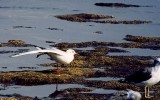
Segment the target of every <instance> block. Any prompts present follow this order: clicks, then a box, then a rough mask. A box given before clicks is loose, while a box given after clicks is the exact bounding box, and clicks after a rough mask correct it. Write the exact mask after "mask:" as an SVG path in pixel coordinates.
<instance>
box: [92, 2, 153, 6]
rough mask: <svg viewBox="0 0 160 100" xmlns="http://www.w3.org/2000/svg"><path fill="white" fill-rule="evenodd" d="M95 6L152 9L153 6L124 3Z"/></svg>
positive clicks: (97, 4)
mask: <svg viewBox="0 0 160 100" xmlns="http://www.w3.org/2000/svg"><path fill="white" fill-rule="evenodd" d="M95 5H96V6H102V7H151V6H140V5H133V4H124V3H95Z"/></svg>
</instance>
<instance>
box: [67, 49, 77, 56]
mask: <svg viewBox="0 0 160 100" xmlns="http://www.w3.org/2000/svg"><path fill="white" fill-rule="evenodd" d="M66 52H67V53H70V54H73V55H75V54H77V53H76V52H75V51H74V50H73V49H68V50H67V51H66Z"/></svg>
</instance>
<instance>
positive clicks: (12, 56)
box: [9, 54, 19, 58]
mask: <svg viewBox="0 0 160 100" xmlns="http://www.w3.org/2000/svg"><path fill="white" fill-rule="evenodd" d="M18 56H19V55H17V54H16V55H11V56H9V57H10V58H14V57H18Z"/></svg>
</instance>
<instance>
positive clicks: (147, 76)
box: [123, 58, 160, 98]
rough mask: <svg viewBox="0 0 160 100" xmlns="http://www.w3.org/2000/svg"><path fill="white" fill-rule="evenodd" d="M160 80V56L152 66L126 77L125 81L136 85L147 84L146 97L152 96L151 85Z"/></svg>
mask: <svg viewBox="0 0 160 100" xmlns="http://www.w3.org/2000/svg"><path fill="white" fill-rule="evenodd" d="M159 81H160V58H156V59H155V60H154V64H153V66H152V67H147V68H145V69H142V70H139V71H137V72H135V73H134V74H131V75H130V76H128V77H126V78H125V79H124V80H123V82H129V83H134V84H136V85H143V86H145V98H151V97H153V96H150V94H149V87H151V86H152V85H155V84H157V83H158V82H159Z"/></svg>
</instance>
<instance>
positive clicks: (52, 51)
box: [11, 47, 76, 69]
mask: <svg viewBox="0 0 160 100" xmlns="http://www.w3.org/2000/svg"><path fill="white" fill-rule="evenodd" d="M36 48H37V50H33V51H28V52H24V53H19V54H16V55H13V56H11V57H18V56H23V55H28V54H37V53H39V54H42V53H44V54H47V55H49V56H50V57H51V60H55V61H56V62H58V63H61V64H69V63H71V62H72V61H73V59H74V55H75V54H76V52H75V51H74V50H73V49H68V50H67V51H66V52H65V51H62V50H59V49H57V48H45V49H42V48H40V47H36ZM38 56H39V55H38ZM57 69H58V68H57Z"/></svg>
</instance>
